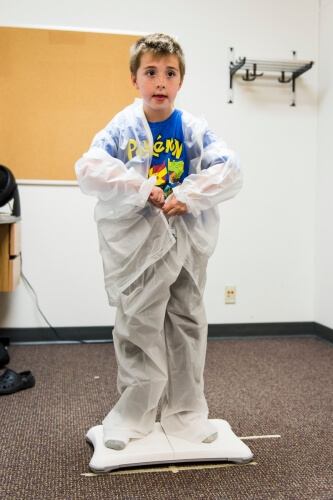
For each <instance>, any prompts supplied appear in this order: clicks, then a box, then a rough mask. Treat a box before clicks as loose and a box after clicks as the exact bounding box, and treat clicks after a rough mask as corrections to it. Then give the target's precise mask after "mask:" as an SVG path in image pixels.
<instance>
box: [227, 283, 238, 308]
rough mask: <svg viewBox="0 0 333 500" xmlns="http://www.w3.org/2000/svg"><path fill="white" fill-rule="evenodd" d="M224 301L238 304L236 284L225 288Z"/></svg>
mask: <svg viewBox="0 0 333 500" xmlns="http://www.w3.org/2000/svg"><path fill="white" fill-rule="evenodd" d="M224 302H225V304H236V286H235V285H227V286H226V287H225V288H224Z"/></svg>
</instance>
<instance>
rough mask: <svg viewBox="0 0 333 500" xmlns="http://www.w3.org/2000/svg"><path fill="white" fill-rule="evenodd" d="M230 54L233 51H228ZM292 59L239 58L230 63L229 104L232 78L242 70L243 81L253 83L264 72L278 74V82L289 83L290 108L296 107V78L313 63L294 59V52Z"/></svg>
mask: <svg viewBox="0 0 333 500" xmlns="http://www.w3.org/2000/svg"><path fill="white" fill-rule="evenodd" d="M230 51H231V54H232V52H233V49H232V48H231V49H230ZM293 56H294V59H290V60H280V61H277V60H271V61H268V60H259V59H247V58H246V57H243V58H239V59H237V61H235V62H234V61H231V62H230V64H229V75H230V80H229V92H230V96H229V101H228V102H229V103H232V102H233V88H232V84H233V77H234V75H235V73H237V71H240V70H242V71H243V72H244V74H243V80H244V81H245V82H253V81H254V80H255V79H256V78H258V77H261V76H263V75H264V73H266V72H273V73H279V75H280V76H279V77H278V81H279V82H280V83H291V103H290V105H291V106H296V78H298V77H299V76H300V75H302V74H303V73H305V72H306V71H308V70H309V69H311V68H312V65H313V61H300V60H298V59H296V58H295V56H296V52H293Z"/></svg>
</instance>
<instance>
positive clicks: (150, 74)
mask: <svg viewBox="0 0 333 500" xmlns="http://www.w3.org/2000/svg"><path fill="white" fill-rule="evenodd" d="M146 75H148V76H154V75H155V71H154V70H153V69H149V70H148V71H147V72H146Z"/></svg>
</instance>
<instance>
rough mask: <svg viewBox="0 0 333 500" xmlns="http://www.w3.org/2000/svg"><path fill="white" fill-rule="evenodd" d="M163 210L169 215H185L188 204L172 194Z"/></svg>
mask: <svg viewBox="0 0 333 500" xmlns="http://www.w3.org/2000/svg"><path fill="white" fill-rule="evenodd" d="M162 210H163V212H164V213H165V215H168V216H172V215H183V214H185V213H186V212H187V205H186V203H182V202H181V201H178V200H177V198H176V197H175V195H174V194H172V195H171V196H169V198H168V200H167V202H166V203H165V205H164V206H163V208H162Z"/></svg>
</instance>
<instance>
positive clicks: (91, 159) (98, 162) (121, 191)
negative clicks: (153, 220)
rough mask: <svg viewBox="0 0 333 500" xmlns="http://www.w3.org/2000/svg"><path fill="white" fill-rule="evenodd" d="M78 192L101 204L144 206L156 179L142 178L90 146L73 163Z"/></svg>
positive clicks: (133, 170) (119, 162) (134, 171)
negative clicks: (92, 197)
mask: <svg viewBox="0 0 333 500" xmlns="http://www.w3.org/2000/svg"><path fill="white" fill-rule="evenodd" d="M75 172H76V176H77V179H78V182H79V186H80V188H81V190H82V191H83V192H84V193H85V194H88V195H91V196H96V197H97V198H99V199H100V200H102V201H110V202H112V203H114V204H115V206H118V205H119V204H122V205H124V204H126V205H134V206H137V207H143V206H144V205H145V203H146V202H147V199H148V197H149V195H150V193H151V191H152V189H153V186H154V184H155V181H156V178H155V177H154V176H153V177H150V178H149V179H145V178H144V177H143V176H142V175H140V174H139V173H138V172H137V171H136V170H135V169H134V168H127V167H126V165H125V164H124V163H123V162H122V161H120V160H118V159H117V158H114V157H112V156H111V155H109V154H108V153H107V152H106V151H104V149H102V148H97V147H92V148H91V149H90V150H89V151H88V152H87V153H85V154H84V155H83V157H82V158H80V159H79V160H78V161H77V162H76V164H75Z"/></svg>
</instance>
